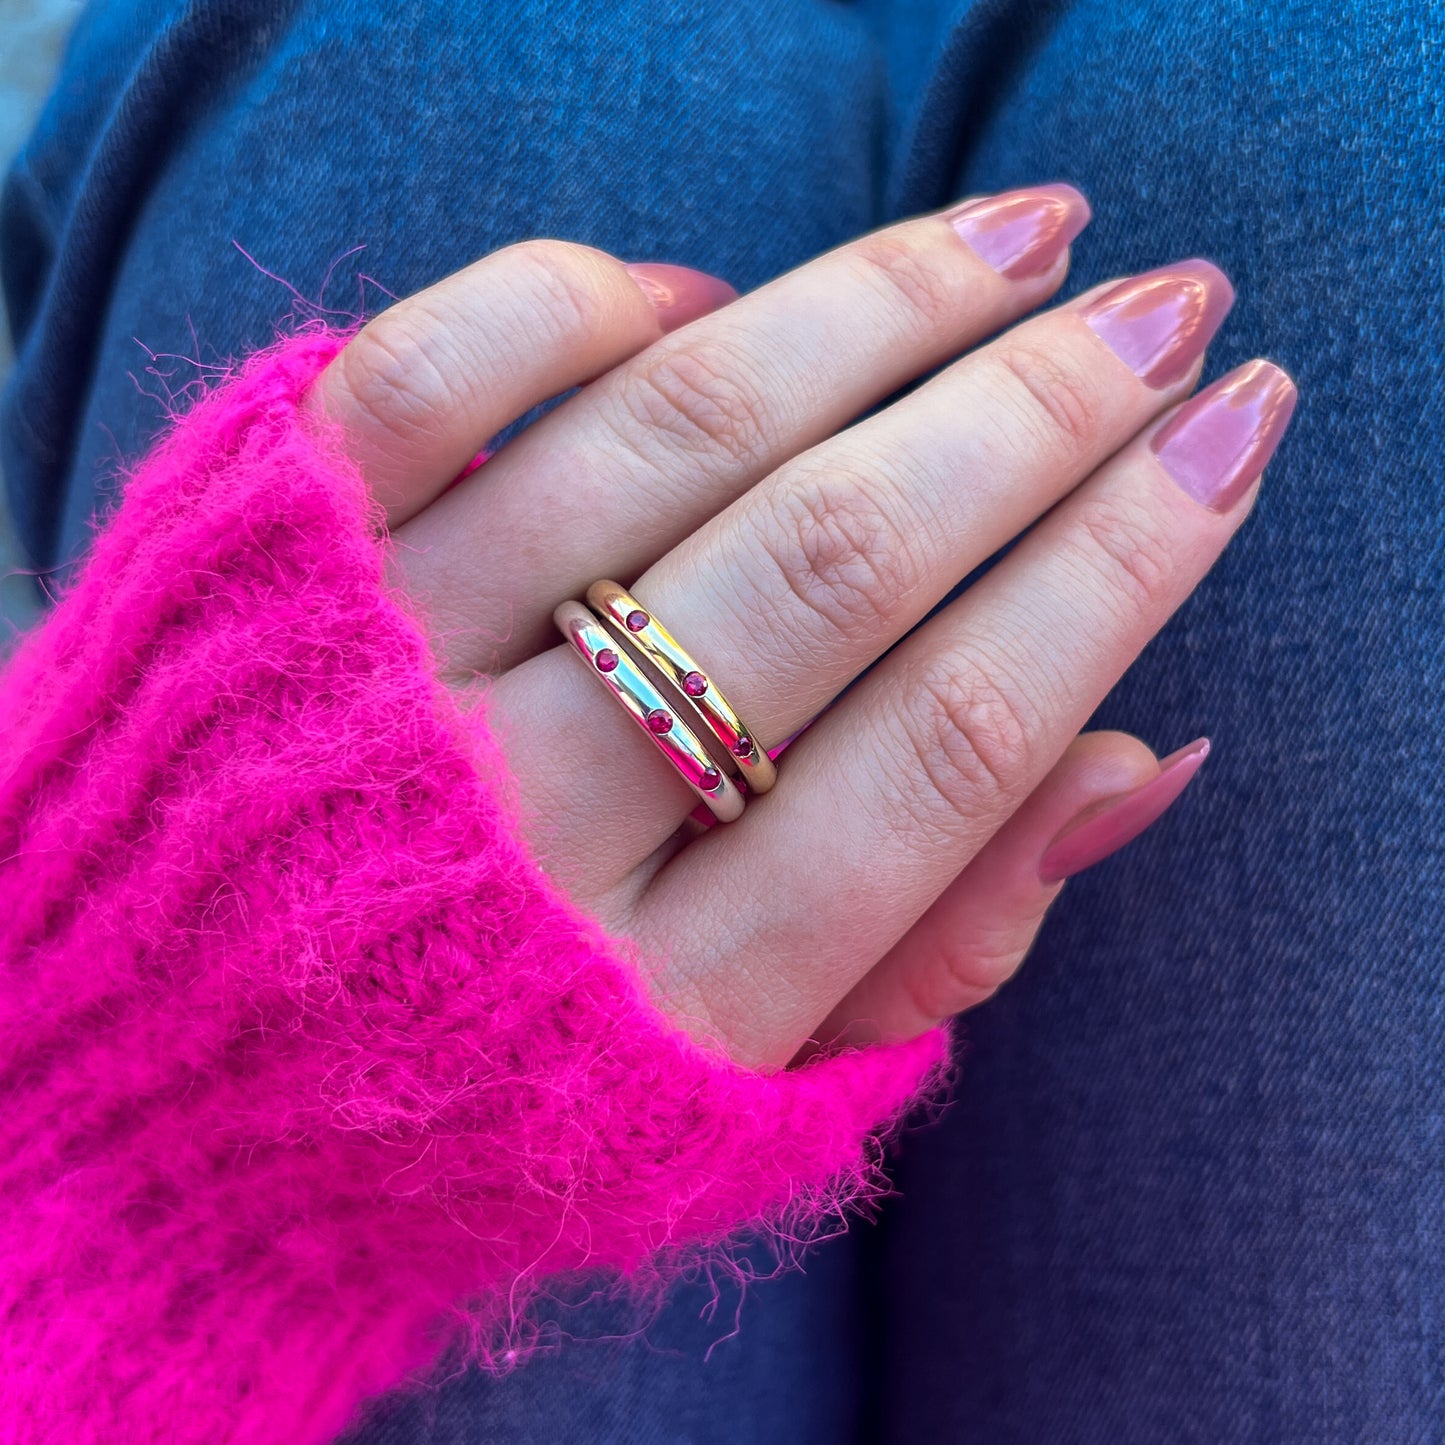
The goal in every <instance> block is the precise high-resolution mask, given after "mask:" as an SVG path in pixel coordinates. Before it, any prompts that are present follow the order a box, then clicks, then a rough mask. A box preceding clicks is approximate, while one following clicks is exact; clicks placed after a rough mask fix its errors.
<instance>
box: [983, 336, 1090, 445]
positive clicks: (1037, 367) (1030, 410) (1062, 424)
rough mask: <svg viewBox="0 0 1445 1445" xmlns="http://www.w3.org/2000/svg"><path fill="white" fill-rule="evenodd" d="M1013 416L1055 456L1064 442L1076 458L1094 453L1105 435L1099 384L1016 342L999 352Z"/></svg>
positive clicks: (1078, 370)
mask: <svg viewBox="0 0 1445 1445" xmlns="http://www.w3.org/2000/svg"><path fill="white" fill-rule="evenodd" d="M998 365H999V370H1000V373H1001V375H1002V377H1003V381H1004V387H1005V391H1006V393H1007V394H1006V396H1005V398H1004V400H1005V403H1006V405H1007V406H1008V408H1009V411H1010V414H1011V415H1012V416H1013V417H1014V418H1015V420H1016V421H1017V422H1018V424H1019V425H1021V426H1022V427H1024V428H1025V429H1026V431H1027V433H1029V434H1031V435H1033V436H1035V437H1037V438H1038V439H1039V440H1040V441H1042V442H1043V443H1044V445H1045V446H1046V447H1047V449H1048V450H1049V451H1055V450H1057V448H1058V443H1059V441H1060V440H1062V441H1064V442H1065V443H1067V445H1068V449H1069V451H1070V452H1079V451H1088V450H1091V449H1092V448H1093V446H1094V444H1095V443H1096V442H1097V441H1098V439H1099V437H1100V435H1101V432H1102V430H1103V412H1104V407H1103V399H1102V397H1101V395H1100V392H1099V389H1098V383H1097V382H1095V381H1094V380H1093V379H1092V378H1090V377H1089V376H1088V375H1087V374H1086V373H1085V372H1084V371H1083V370H1081V369H1078V368H1075V367H1072V366H1069V365H1067V364H1066V363H1065V362H1062V361H1060V360H1059V358H1058V357H1055V356H1050V355H1049V353H1048V352H1047V351H1043V350H1041V349H1040V348H1038V347H1036V346H1023V345H1020V344H1019V343H1017V342H1014V343H1012V344H1010V345H1008V346H1005V347H1003V348H1002V349H1001V350H1000V351H999V355H998Z"/></svg>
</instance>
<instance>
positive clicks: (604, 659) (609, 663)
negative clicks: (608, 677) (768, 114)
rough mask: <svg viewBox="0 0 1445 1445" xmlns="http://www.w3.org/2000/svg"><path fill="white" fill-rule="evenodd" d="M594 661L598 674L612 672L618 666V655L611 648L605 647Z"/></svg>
mask: <svg viewBox="0 0 1445 1445" xmlns="http://www.w3.org/2000/svg"><path fill="white" fill-rule="evenodd" d="M592 661H593V663H594V664H595V665H596V667H597V671H598V672H611V671H612V669H613V668H615V667H616V666H617V654H616V653H615V652H613V650H612V649H611V648H610V647H604V648H603V649H602V651H601V652H599V653H598V654H597V656H596V657H594V658H593V659H592Z"/></svg>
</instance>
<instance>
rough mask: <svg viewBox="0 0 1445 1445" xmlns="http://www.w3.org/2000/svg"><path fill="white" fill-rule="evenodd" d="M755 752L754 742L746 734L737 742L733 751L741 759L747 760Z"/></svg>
mask: <svg viewBox="0 0 1445 1445" xmlns="http://www.w3.org/2000/svg"><path fill="white" fill-rule="evenodd" d="M752 750H753V740H752V739H751V738H750V737H749V736H748V735H747V734H746V733H744V734H743V735H742V737H740V738H739V739H738V740H737V742H735V743H734V744H733V751H734V752H735V753H736V754H737V755H738V756H739V757H740V758H745V757H747V756H748V754H749V753H751V752H752Z"/></svg>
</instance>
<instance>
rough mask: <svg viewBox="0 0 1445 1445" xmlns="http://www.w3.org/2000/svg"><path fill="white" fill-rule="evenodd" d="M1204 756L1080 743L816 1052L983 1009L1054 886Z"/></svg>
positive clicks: (898, 1035) (1093, 738)
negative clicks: (1157, 753) (1158, 756)
mask: <svg viewBox="0 0 1445 1445" xmlns="http://www.w3.org/2000/svg"><path fill="white" fill-rule="evenodd" d="M1208 753H1209V740H1208V739H1207V738H1200V739H1199V740H1198V741H1196V742H1193V743H1190V744H1189V745H1188V747H1184V748H1181V749H1180V750H1179V751H1178V752H1176V753H1172V754H1170V755H1169V756H1168V757H1167V758H1165V759H1164V760H1163V761H1162V762H1161V761H1158V760H1157V759H1156V758H1155V756H1154V754H1153V753H1152V752H1151V751H1150V750H1149V749H1148V748H1147V747H1146V746H1145V745H1144V744H1143V743H1142V742H1140V741H1139V739H1138V738H1135V737H1131V736H1129V734H1127V733H1118V732H1097V733H1083V734H1081V735H1080V736H1079V737H1077V738H1075V739H1074V741H1073V742H1072V743H1071V744H1070V745H1069V748H1068V750H1067V751H1066V752H1065V753H1064V755H1063V757H1062V758H1061V759H1060V760H1059V762H1058V763H1057V764H1056V765H1055V767H1054V769H1053V771H1052V772H1050V773H1049V775H1048V776H1047V777H1046V778H1045V779H1044V781H1043V782H1042V783H1040V784H1039V786H1038V787H1037V788H1036V789H1035V790H1034V791H1033V792H1032V793H1031V794H1030V795H1029V797H1028V798H1027V799H1026V800H1025V801H1024V803H1023V804H1022V806H1021V807H1020V808H1019V809H1018V810H1017V811H1016V812H1015V813H1014V814H1013V816H1012V817H1010V818H1009V820H1008V822H1006V823H1005V824H1004V825H1003V827H1002V828H1000V829H999V830H998V832H997V833H995V834H994V835H993V837H992V838H990V839H989V841H988V843H987V844H985V846H984V847H983V849H982V850H981V851H980V852H979V853H978V854H977V855H976V856H975V857H974V859H973V861H972V862H970V863H969V865H968V866H967V867H966V868H965V869H964V870H963V872H961V873H960V874H959V875H958V876H957V877H956V878H955V879H954V880H953V882H952V883H951V884H950V885H949V886H948V888H946V889H945V890H944V892H943V893H942V894H941V895H940V896H939V897H938V898H937V899H936V900H935V901H934V903H933V904H932V906H931V907H930V908H929V909H928V911H927V912H926V913H925V914H924V915H923V916H922V917H921V918H920V919H919V920H918V921H917V922H916V923H915V924H914V925H913V927H912V928H911V929H909V931H908V932H907V933H906V934H904V936H903V937H902V938H901V939H900V940H899V941H898V942H897V944H895V945H894V947H893V948H892V949H890V950H889V951H888V953H886V954H885V955H884V956H883V958H882V959H880V960H879V961H878V963H877V964H875V965H874V967H873V968H872V970H871V971H870V972H869V973H868V974H867V975H865V977H863V978H862V979H861V980H859V982H858V983H857V984H856V985H855V986H854V988H853V989H852V991H851V992H850V993H849V994H848V995H847V997H846V998H844V999H843V1001H842V1002H841V1003H840V1004H839V1005H838V1006H837V1007H836V1008H835V1009H834V1010H833V1012H832V1013H831V1014H830V1015H829V1016H828V1018H827V1020H826V1021H825V1023H824V1024H823V1026H822V1028H821V1030H820V1031H819V1034H818V1041H819V1042H822V1043H834V1042H838V1043H849V1044H855V1043H856V1044H861V1043H866V1042H871V1041H875V1040H878V1039H886V1040H897V1039H907V1038H912V1037H913V1036H915V1035H916V1034H920V1033H923V1032H925V1031H926V1030H928V1029H930V1028H932V1027H933V1026H934V1025H935V1024H936V1023H938V1022H939V1021H940V1020H942V1019H945V1018H948V1017H950V1016H952V1015H953V1014H956V1013H960V1012H962V1011H963V1010H964V1009H968V1008H972V1007H973V1006H974V1005H975V1004H979V1003H982V1002H983V1001H984V1000H985V999H987V998H989V997H990V996H991V995H992V994H993V993H995V992H996V991H997V990H998V988H999V987H1000V986H1001V985H1002V984H1004V983H1005V982H1007V981H1008V979H1009V978H1010V977H1011V976H1012V975H1013V973H1014V971H1015V970H1016V969H1017V968H1018V966H1019V964H1020V963H1022V962H1023V959H1024V956H1025V955H1026V954H1027V953H1028V951H1029V949H1030V948H1031V947H1032V946H1033V941H1034V937H1035V935H1036V934H1037V933H1038V931H1039V926H1040V924H1042V922H1043V920H1044V915H1045V913H1047V912H1048V909H1049V905H1050V904H1052V903H1053V901H1054V899H1055V898H1057V897H1058V896H1059V893H1060V892H1061V891H1062V887H1063V880H1064V879H1065V878H1068V877H1072V876H1073V874H1075V873H1078V872H1081V871H1082V870H1083V869H1085V868H1087V867H1089V866H1091V865H1092V864H1094V863H1097V862H1099V861H1100V860H1101V859H1103V858H1106V857H1108V855H1109V854H1111V853H1113V852H1115V851H1116V850H1118V849H1119V848H1122V847H1123V846H1124V845H1125V844H1126V843H1128V842H1130V841H1132V840H1133V839H1134V838H1137V837H1138V836H1139V834H1140V833H1142V832H1143V831H1144V830H1145V829H1146V828H1147V827H1148V826H1149V825H1150V824H1151V823H1153V822H1154V821H1155V820H1156V819H1157V818H1159V817H1160V816H1161V815H1162V814H1163V813H1164V812H1165V810H1166V809H1167V808H1168V807H1169V806H1170V804H1171V803H1173V802H1174V800H1175V799H1176V798H1177V797H1178V796H1179V795H1180V794H1181V793H1182V792H1183V791H1184V789H1185V787H1186V786H1187V785H1188V783H1189V780H1190V779H1191V778H1192V777H1193V776H1194V774H1195V773H1196V772H1198V771H1199V767H1200V765H1201V764H1202V763H1203V761H1204V759H1205V757H1206V756H1207V755H1208Z"/></svg>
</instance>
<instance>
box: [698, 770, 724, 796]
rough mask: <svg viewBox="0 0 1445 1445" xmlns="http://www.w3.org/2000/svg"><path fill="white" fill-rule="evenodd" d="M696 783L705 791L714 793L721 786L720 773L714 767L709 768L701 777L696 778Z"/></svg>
mask: <svg viewBox="0 0 1445 1445" xmlns="http://www.w3.org/2000/svg"><path fill="white" fill-rule="evenodd" d="M697 785H698V787H700V788H701V789H702V790H703V792H705V793H715V792H717V790H718V789H719V788H720V787H722V774H721V773H720V772H718V770H717V769H716V768H709V769H708V770H707V771H706V772H705V773H704V774H703V775H702V777H700V778H699V779H698V780H697Z"/></svg>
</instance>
